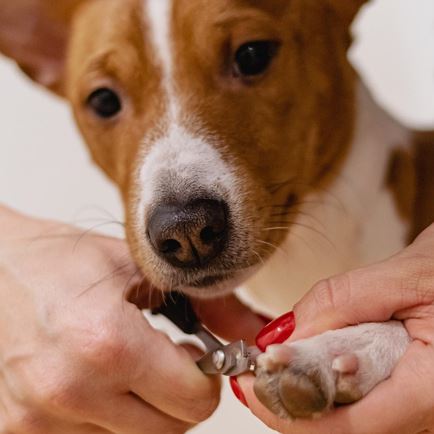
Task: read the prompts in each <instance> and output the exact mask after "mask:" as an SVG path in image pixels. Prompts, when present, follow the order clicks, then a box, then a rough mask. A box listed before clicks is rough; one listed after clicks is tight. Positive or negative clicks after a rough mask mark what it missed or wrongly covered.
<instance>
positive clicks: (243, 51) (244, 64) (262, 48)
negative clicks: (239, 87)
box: [235, 41, 278, 77]
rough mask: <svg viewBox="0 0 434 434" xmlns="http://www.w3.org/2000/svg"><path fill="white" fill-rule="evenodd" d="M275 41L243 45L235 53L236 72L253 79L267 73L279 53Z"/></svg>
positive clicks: (253, 42)
mask: <svg viewBox="0 0 434 434" xmlns="http://www.w3.org/2000/svg"><path fill="white" fill-rule="evenodd" d="M277 47H278V44H277V42H275V41H252V42H247V43H246V44H243V45H241V47H240V48H238V50H237V52H236V53H235V72H236V73H237V74H238V75H243V76H245V77H252V76H255V75H259V74H262V73H264V72H265V71H266V69H267V68H268V66H269V65H270V63H271V60H272V59H273V57H274V55H275V54H276V52H277Z"/></svg>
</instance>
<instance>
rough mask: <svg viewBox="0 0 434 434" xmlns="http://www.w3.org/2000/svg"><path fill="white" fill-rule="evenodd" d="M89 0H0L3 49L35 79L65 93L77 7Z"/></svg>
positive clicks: (0, 41) (5, 53)
mask: <svg viewBox="0 0 434 434" xmlns="http://www.w3.org/2000/svg"><path fill="white" fill-rule="evenodd" d="M84 1H86V0H13V1H11V0H0V52H1V53H3V54H4V55H6V56H8V57H10V58H12V59H14V60H15V61H16V62H17V63H18V65H19V66H20V68H21V69H22V70H23V71H24V72H25V73H26V74H27V75H28V76H29V77H31V78H32V79H33V80H35V81H36V82H38V83H40V84H42V85H44V86H46V87H47V88H49V89H51V90H53V91H54V92H56V93H59V94H62V92H63V90H62V88H63V86H62V76H63V69H64V61H65V51H66V47H67V43H68V37H69V28H70V25H71V20H72V16H73V14H74V11H75V10H76V8H77V7H78V6H79V4H80V3H82V2H84Z"/></svg>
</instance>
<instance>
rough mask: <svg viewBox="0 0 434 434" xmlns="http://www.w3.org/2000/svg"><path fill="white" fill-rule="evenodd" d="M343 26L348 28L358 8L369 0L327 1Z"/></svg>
mask: <svg viewBox="0 0 434 434" xmlns="http://www.w3.org/2000/svg"><path fill="white" fill-rule="evenodd" d="M327 1H328V2H329V3H330V4H331V6H332V8H333V9H334V10H335V11H336V13H337V14H338V15H339V16H340V17H341V19H342V20H343V22H344V24H345V25H347V26H350V25H351V23H352V22H353V20H354V18H355V16H356V15H357V13H358V12H359V10H360V8H361V7H362V6H363V5H364V4H365V3H367V2H368V1H369V0H327Z"/></svg>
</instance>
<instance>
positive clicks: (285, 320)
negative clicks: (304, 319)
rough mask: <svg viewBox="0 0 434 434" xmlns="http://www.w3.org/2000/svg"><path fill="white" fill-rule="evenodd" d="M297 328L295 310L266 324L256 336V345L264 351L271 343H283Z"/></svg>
mask: <svg viewBox="0 0 434 434" xmlns="http://www.w3.org/2000/svg"><path fill="white" fill-rule="evenodd" d="M294 329H295V317H294V313H293V312H289V313H286V314H285V315H282V316H281V317H279V318H277V319H275V320H274V321H273V322H271V323H270V324H268V325H266V326H265V327H264V328H263V329H262V330H261V331H260V332H259V334H258V336H256V346H257V347H258V348H259V349H260V350H261V351H262V352H264V351H265V350H266V349H267V347H268V346H269V345H272V344H281V343H283V342H285V341H286V340H287V339H289V337H290V336H291V335H292V333H293V331H294Z"/></svg>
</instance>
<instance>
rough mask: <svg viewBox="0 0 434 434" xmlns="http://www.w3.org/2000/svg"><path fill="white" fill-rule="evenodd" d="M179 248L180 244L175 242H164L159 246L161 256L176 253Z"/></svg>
mask: <svg viewBox="0 0 434 434" xmlns="http://www.w3.org/2000/svg"><path fill="white" fill-rule="evenodd" d="M180 248H181V243H180V242H179V241H176V240H166V241H163V243H162V244H161V247H160V250H161V253H163V254H170V253H176V252H177V251H178V250H179V249H180Z"/></svg>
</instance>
